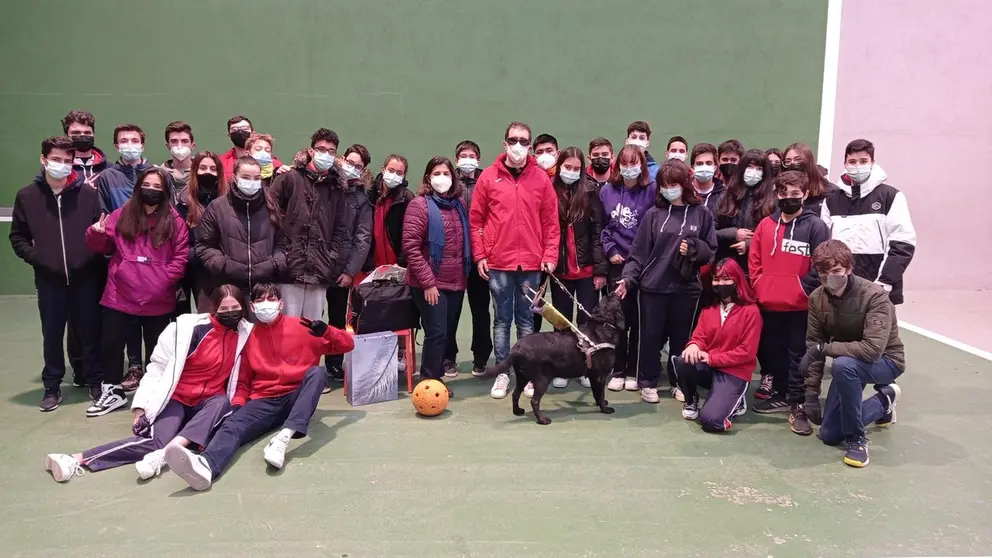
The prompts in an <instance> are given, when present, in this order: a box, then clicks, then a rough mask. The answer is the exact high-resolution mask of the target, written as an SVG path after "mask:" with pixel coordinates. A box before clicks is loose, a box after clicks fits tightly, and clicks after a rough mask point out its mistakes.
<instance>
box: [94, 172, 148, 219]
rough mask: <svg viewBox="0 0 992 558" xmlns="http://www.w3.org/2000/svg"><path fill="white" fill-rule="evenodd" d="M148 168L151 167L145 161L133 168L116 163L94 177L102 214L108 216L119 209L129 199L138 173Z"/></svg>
mask: <svg viewBox="0 0 992 558" xmlns="http://www.w3.org/2000/svg"><path fill="white" fill-rule="evenodd" d="M149 166H151V165H149V164H148V161H147V160H145V159H142V160H141V162H140V163H138V164H137V165H135V166H133V167H132V166H131V165H125V164H124V163H122V162H120V161H118V162H116V163H114V166H112V167H110V168H109V169H107V170H105V171H103V172H101V173H100V175H99V176H97V177H96V189H97V191H98V192H99V193H100V207H101V208H102V209H103V212H104V213H107V214H110V213H111V212H112V211H114V210H116V209H120V208H121V206H123V205H124V204H125V203H126V202H127V200H129V199H131V194H132V193H134V183H135V181H136V180H137V179H138V173H139V172H141V171H143V170H145V169H147V168H148V167H149Z"/></svg>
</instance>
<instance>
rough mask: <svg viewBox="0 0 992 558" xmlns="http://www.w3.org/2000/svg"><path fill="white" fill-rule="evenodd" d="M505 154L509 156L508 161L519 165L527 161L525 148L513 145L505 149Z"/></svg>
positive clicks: (517, 144) (516, 144)
mask: <svg viewBox="0 0 992 558" xmlns="http://www.w3.org/2000/svg"><path fill="white" fill-rule="evenodd" d="M506 154H507V155H509V156H510V161H512V162H514V163H517V164H520V163H522V162H524V161H525V160H526V159H527V148H526V147H524V146H522V145H520V144H519V143H515V144H513V145H511V146H508V147H507V148H506Z"/></svg>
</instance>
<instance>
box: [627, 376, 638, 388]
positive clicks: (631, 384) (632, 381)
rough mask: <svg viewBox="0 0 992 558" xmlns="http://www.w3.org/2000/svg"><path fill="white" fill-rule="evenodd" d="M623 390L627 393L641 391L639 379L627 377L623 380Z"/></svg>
mask: <svg viewBox="0 0 992 558" xmlns="http://www.w3.org/2000/svg"><path fill="white" fill-rule="evenodd" d="M623 389H625V390H627V391H637V390H638V389H640V388H639V387H637V378H635V377H633V376H627V377H626V378H624V379H623Z"/></svg>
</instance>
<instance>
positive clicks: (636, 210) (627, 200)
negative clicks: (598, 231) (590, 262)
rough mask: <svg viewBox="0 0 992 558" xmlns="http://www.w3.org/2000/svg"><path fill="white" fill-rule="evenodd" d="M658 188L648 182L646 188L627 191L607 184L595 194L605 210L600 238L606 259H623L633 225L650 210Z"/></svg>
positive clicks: (628, 247) (624, 188)
mask: <svg viewBox="0 0 992 558" xmlns="http://www.w3.org/2000/svg"><path fill="white" fill-rule="evenodd" d="M657 190H658V186H657V185H656V184H655V182H654V180H652V181H651V182H650V183H649V184H648V185H647V186H635V187H634V188H627V187H625V186H624V185H623V184H622V183H621V184H619V185H617V184H613V183H610V184H607V185H605V186H603V188H602V189H601V190H600V191H599V199H600V200H602V202H603V209H605V210H606V219H607V221H606V226H605V227H604V228H603V234H602V236H601V239H602V242H603V253H604V254H606V258H607V259H609V258H612V257H613V256H615V255H617V254H620V255H621V256H623V257H624V258H626V257H627V256H628V255H629V254H630V246H631V244H633V243H634V235H636V234H637V226H638V225H640V224H641V220H642V219H643V218H644V214H645V213H647V212H648V210H649V209H651V208H652V207H654V200H655V195H656V193H657Z"/></svg>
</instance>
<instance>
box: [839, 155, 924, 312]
mask: <svg viewBox="0 0 992 558" xmlns="http://www.w3.org/2000/svg"><path fill="white" fill-rule="evenodd" d="M886 178H888V176H887V175H886V174H885V171H884V170H882V167H880V166H878V165H874V166H873V167H872V169H871V175H869V176H868V180H866V181H865V182H864V183H863V184H860V185H858V184H854V183H853V182H852V181H851V179H850V178H849V177H848V176H847V175H844V176H843V177H842V178H841V183H840V184H838V185H837V190H834V191H833V192H830V193H829V194H828V195H827V197H826V199H825V200H824V201H823V206H822V208H821V213H820V218H822V219H823V221H824V222H825V223H826V224H827V226H828V227H829V228H830V237H831V238H834V239H837V240H841V241H843V242H844V244H847V246H848V247H849V248H850V249H851V252H853V253H854V274H855V275H857V276H858V277H864V278H865V279H868V280H869V281H874V282H876V283H878V284H880V285H882V287H883V288H884V289H885V290H886V291H888V293H889V297H890V298H891V299H892V303H893V304H901V303H902V301H903V295H902V278H903V274H904V273H906V268H907V267H909V262H910V261H912V260H913V254H914V253H915V251H916V229H915V228H914V227H913V220H912V219H911V218H910V216H909V204H907V203H906V196H905V195H903V193H902V192H900V191H899V190H897V189H895V188H893V187H892V186H889V185H888V184H885V179H886Z"/></svg>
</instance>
